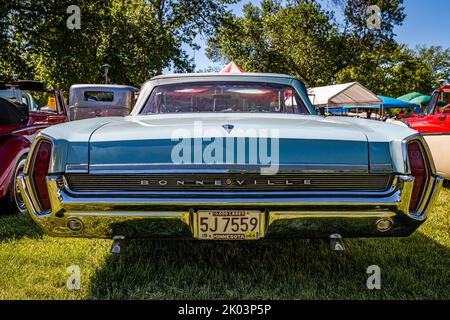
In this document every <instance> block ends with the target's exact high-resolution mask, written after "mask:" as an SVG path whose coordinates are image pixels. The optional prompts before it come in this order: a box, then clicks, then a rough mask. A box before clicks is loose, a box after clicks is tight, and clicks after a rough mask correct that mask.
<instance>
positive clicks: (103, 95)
mask: <svg viewBox="0 0 450 320" xmlns="http://www.w3.org/2000/svg"><path fill="white" fill-rule="evenodd" d="M84 101H101V102H112V101H114V92H112V91H86V92H85V93H84Z"/></svg>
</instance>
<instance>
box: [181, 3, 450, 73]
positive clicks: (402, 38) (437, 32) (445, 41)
mask: <svg viewBox="0 0 450 320" xmlns="http://www.w3.org/2000/svg"><path fill="white" fill-rule="evenodd" d="M249 2H252V3H254V4H259V3H260V1H259V0H256V1H255V0H253V1H250V0H242V1H240V2H239V3H237V4H235V5H233V6H232V7H231V8H232V10H233V12H234V13H235V14H236V15H238V16H240V15H242V7H243V6H244V4H246V3H249ZM321 2H322V5H323V7H324V8H326V9H330V10H331V9H332V8H333V7H332V6H331V5H330V6H329V5H328V3H329V2H331V1H330V0H321ZM328 6H329V8H328ZM404 6H405V8H406V9H405V13H406V19H405V21H404V22H403V25H402V26H398V27H396V29H395V33H396V34H397V41H398V42H399V43H404V44H406V45H408V46H409V47H410V48H415V47H416V46H417V45H422V44H423V45H427V46H431V45H440V46H443V47H444V48H450V32H449V30H450V1H449V0H404ZM198 44H199V45H200V46H201V49H200V51H198V52H196V53H195V62H196V70H201V69H206V68H208V67H220V66H222V65H220V64H217V63H213V62H212V61H210V60H209V59H208V58H207V57H206V55H205V48H206V43H205V40H203V39H201V38H198ZM187 51H188V53H189V54H190V55H191V56H194V52H193V51H192V50H190V49H188V50H187Z"/></svg>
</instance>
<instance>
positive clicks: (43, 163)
mask: <svg viewBox="0 0 450 320" xmlns="http://www.w3.org/2000/svg"><path fill="white" fill-rule="evenodd" d="M51 152H52V145H51V143H49V142H47V141H42V142H41V143H40V144H39V146H38V148H37V150H36V155H35V158H34V162H33V167H32V177H33V180H32V181H33V185H34V190H35V192H36V197H37V199H38V201H39V203H40V205H41V209H42V210H44V211H48V210H50V209H51V205H50V197H49V194H48V188H47V175H48V168H49V165H50V156H51Z"/></svg>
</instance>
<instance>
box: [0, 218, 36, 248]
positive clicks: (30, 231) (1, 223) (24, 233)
mask: <svg viewBox="0 0 450 320" xmlns="http://www.w3.org/2000/svg"><path fill="white" fill-rule="evenodd" d="M42 236H43V232H42V230H41V229H40V228H39V227H38V225H37V224H36V223H35V222H34V221H33V219H31V217H30V216H29V215H27V214H15V215H5V214H1V215H0V242H3V241H8V240H9V239H21V238H23V237H30V238H42Z"/></svg>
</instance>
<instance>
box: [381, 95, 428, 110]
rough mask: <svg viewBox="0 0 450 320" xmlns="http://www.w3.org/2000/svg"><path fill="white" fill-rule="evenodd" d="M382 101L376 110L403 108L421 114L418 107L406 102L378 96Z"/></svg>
mask: <svg viewBox="0 0 450 320" xmlns="http://www.w3.org/2000/svg"><path fill="white" fill-rule="evenodd" d="M378 97H380V99H381V100H382V101H383V103H382V105H380V106H378V108H384V109H403V108H411V109H414V110H415V111H416V112H417V113H421V112H422V109H421V108H420V106H419V105H417V104H415V103H411V102H406V101H403V100H399V99H395V98H390V97H385V96H378Z"/></svg>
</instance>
